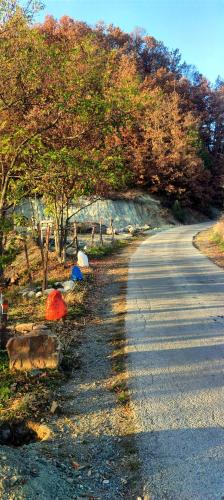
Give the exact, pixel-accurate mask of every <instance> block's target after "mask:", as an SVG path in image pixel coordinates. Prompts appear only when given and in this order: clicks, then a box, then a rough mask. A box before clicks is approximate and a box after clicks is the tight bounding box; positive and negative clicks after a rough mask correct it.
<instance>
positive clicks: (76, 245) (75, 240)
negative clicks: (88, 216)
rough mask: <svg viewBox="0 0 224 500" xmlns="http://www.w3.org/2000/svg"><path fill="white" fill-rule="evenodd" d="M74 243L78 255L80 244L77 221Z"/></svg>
mask: <svg viewBox="0 0 224 500" xmlns="http://www.w3.org/2000/svg"><path fill="white" fill-rule="evenodd" d="M74 242H75V248H76V253H77V252H78V249H79V244H78V235H77V224H76V221H75V222H74Z"/></svg>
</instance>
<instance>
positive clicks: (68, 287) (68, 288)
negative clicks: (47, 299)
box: [59, 280, 75, 292]
mask: <svg viewBox="0 0 224 500" xmlns="http://www.w3.org/2000/svg"><path fill="white" fill-rule="evenodd" d="M62 284H63V287H64V292H72V290H74V288H75V283H74V281H72V280H68V281H64V283H62ZM59 291H61V290H59Z"/></svg>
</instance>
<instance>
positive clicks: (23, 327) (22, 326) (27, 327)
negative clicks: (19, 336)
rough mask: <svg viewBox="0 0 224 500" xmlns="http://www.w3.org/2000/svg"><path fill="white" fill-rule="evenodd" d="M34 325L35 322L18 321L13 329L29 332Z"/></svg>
mask: <svg viewBox="0 0 224 500" xmlns="http://www.w3.org/2000/svg"><path fill="white" fill-rule="evenodd" d="M34 326H35V323H18V324H17V325H16V326H15V331H16V332H19V333H23V332H31V330H33V328H34Z"/></svg>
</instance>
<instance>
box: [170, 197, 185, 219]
mask: <svg viewBox="0 0 224 500" xmlns="http://www.w3.org/2000/svg"><path fill="white" fill-rule="evenodd" d="M172 213H173V215H174V217H175V219H177V220H178V221H179V222H182V223H183V224H184V223H185V222H186V211H185V209H184V208H183V207H182V206H181V204H180V202H179V200H176V201H175V202H174V204H173V206H172Z"/></svg>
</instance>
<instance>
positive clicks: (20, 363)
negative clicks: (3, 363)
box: [6, 333, 60, 371]
mask: <svg viewBox="0 0 224 500" xmlns="http://www.w3.org/2000/svg"><path fill="white" fill-rule="evenodd" d="M6 348H7V351H8V355H9V361H10V364H9V366H10V370H22V371H27V370H33V369H35V368H57V367H58V365H59V362H60V344H59V341H58V339H57V337H56V336H55V335H47V334H46V333H39V334H36V335H32V334H31V335H26V336H21V337H20V336H19V337H14V338H11V339H9V341H8V342H7V346H6Z"/></svg>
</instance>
